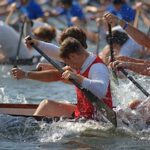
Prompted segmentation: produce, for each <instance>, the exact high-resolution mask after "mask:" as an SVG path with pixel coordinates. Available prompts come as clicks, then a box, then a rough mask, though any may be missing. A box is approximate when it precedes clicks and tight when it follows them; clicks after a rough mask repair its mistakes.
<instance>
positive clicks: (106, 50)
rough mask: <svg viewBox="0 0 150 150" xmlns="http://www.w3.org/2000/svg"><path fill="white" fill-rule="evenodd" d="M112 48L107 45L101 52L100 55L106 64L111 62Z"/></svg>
mask: <svg viewBox="0 0 150 150" xmlns="http://www.w3.org/2000/svg"><path fill="white" fill-rule="evenodd" d="M109 56H110V48H109V45H106V46H105V47H104V48H103V50H102V51H101V52H100V53H99V57H100V58H101V59H102V60H103V62H104V63H105V64H108V63H109Z"/></svg>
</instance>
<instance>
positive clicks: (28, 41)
mask: <svg viewBox="0 0 150 150" xmlns="http://www.w3.org/2000/svg"><path fill="white" fill-rule="evenodd" d="M33 44H34V45H35V46H38V44H39V41H38V40H35V39H31V38H29V36H27V37H26V38H25V45H26V46H27V47H28V48H32V45H33Z"/></svg>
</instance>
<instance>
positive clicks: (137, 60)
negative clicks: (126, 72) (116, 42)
mask: <svg viewBox="0 0 150 150" xmlns="http://www.w3.org/2000/svg"><path fill="white" fill-rule="evenodd" d="M116 60H120V61H124V62H133V63H144V64H149V63H150V61H148V60H144V59H136V58H131V57H127V56H118V57H116Z"/></svg>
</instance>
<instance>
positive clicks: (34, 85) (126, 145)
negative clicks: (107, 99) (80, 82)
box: [0, 66, 150, 150]
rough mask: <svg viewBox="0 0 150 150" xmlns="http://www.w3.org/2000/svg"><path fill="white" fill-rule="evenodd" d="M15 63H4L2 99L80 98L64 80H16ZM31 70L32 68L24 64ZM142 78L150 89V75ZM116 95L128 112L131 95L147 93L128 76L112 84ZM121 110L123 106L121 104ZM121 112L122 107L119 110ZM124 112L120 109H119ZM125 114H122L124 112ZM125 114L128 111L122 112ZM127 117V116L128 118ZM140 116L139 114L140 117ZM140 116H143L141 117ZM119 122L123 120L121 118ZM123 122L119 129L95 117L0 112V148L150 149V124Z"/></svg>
mask: <svg viewBox="0 0 150 150" xmlns="http://www.w3.org/2000/svg"><path fill="white" fill-rule="evenodd" d="M11 67H12V66H0V72H1V74H0V102H1V103H39V102H40V101H41V100H42V99H53V100H59V101H70V102H72V103H75V102H76V96H75V93H74V87H73V86H71V85H66V84H63V83H60V82H57V83H41V82H37V81H32V80H19V81H17V80H14V79H12V77H11V75H10V73H9V70H10V69H11ZM24 69H26V70H28V69H31V68H28V67H24ZM137 79H138V81H139V82H140V84H142V85H143V86H144V87H145V88H146V89H147V90H148V91H150V89H149V84H148V82H150V81H149V78H146V77H142V76H141V77H140V76H137ZM112 89H113V95H114V96H113V99H114V101H115V104H116V105H118V104H119V105H120V109H124V111H126V114H129V113H133V118H134V120H136V116H137V115H135V114H134V112H128V111H129V110H128V109H126V105H127V102H128V101H130V100H131V99H134V98H136V99H145V96H144V95H143V94H142V93H141V92H140V91H139V90H138V89H136V88H135V87H134V85H132V84H131V83H130V82H129V81H127V80H126V79H123V80H119V85H118V86H117V85H116V84H115V83H113V84H112ZM117 109H118V110H119V108H117ZM118 112H119V111H118ZM119 113H120V112H119ZM120 115H121V114H120ZM122 116H124V117H125V113H124V115H122ZM124 119H125V121H126V120H127V118H124ZM138 119H139V118H138ZM139 120H140V119H139ZM127 121H128V120H127ZM118 122H119V121H118ZM128 123H129V124H130V125H129V126H127V125H125V124H123V123H122V122H119V126H118V127H117V129H115V128H114V127H112V125H111V124H109V123H98V122H95V121H87V122H82V121H81V122H73V121H63V120H62V121H59V122H53V123H52V124H48V123H45V122H37V121H35V120H34V119H33V118H28V119H26V118H23V117H20V118H17V117H15V118H14V117H11V116H4V115H1V116H0V145H1V146H0V149H11V150H12V149H15V150H17V149H33V150H34V149H35V150H41V149H44V150H46V149H52V150H59V149H60V150H66V149H85V150H89V149H93V150H96V149H98V150H111V149H115V150H121V149H124V150H130V149H132V150H133V149H135V150H141V149H144V150H148V149H149V147H150V144H149V140H150V136H149V135H150V128H149V126H148V125H145V124H144V123H143V120H142V121H141V120H140V121H139V123H138V124H137V122H136V123H135V122H133V121H132V122H128Z"/></svg>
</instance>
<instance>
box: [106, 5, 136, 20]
mask: <svg viewBox="0 0 150 150" xmlns="http://www.w3.org/2000/svg"><path fill="white" fill-rule="evenodd" d="M106 10H107V11H108V12H110V13H112V14H114V15H116V16H118V17H119V18H120V19H123V20H125V21H127V22H132V21H134V18H135V10H133V9H132V8H131V7H130V6H129V5H128V4H126V3H124V4H123V5H122V7H121V9H120V10H119V11H117V10H116V9H115V8H114V7H113V5H111V7H108V8H107V9H106Z"/></svg>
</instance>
